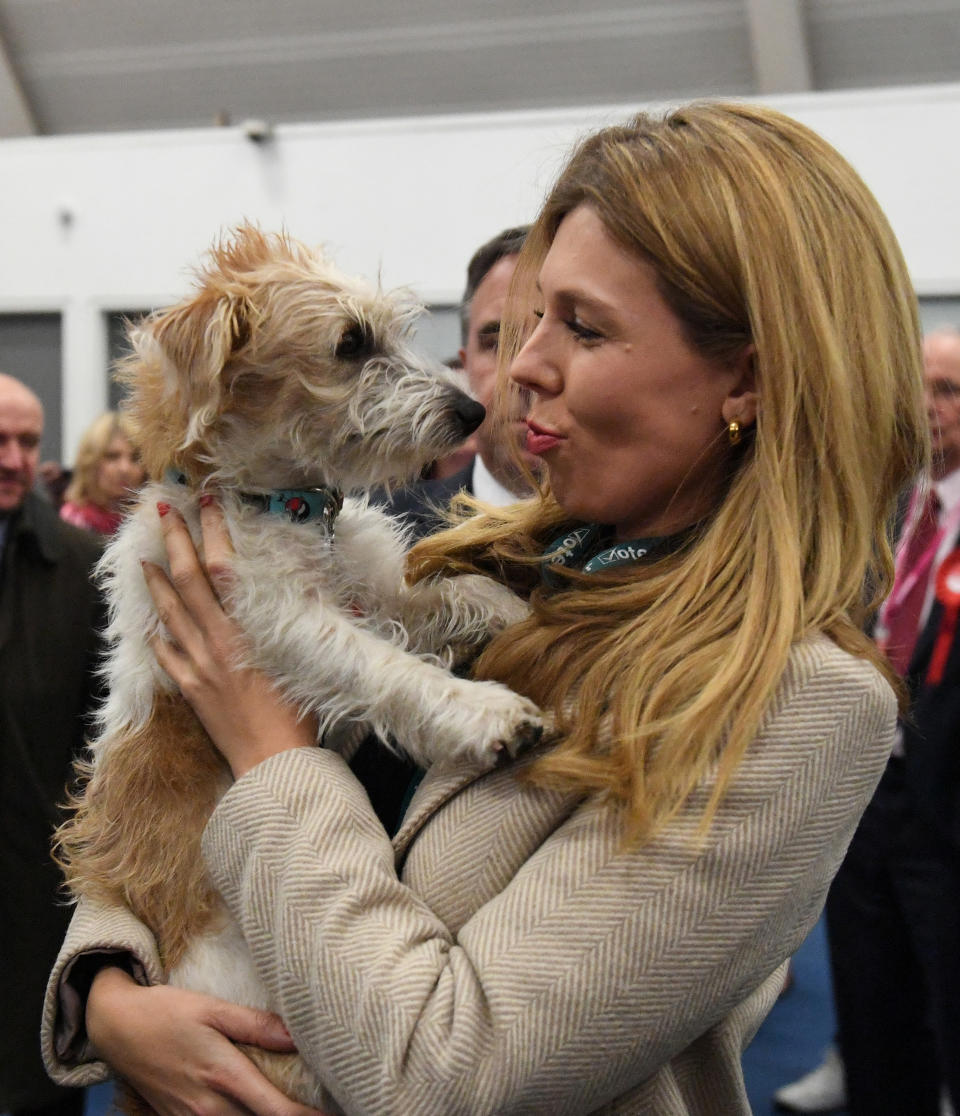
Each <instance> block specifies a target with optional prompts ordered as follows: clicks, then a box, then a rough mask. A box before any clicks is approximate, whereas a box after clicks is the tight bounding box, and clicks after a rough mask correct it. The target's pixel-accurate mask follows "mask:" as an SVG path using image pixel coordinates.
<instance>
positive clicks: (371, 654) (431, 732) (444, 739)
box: [252, 605, 540, 765]
mask: <svg viewBox="0 0 960 1116" xmlns="http://www.w3.org/2000/svg"><path fill="white" fill-rule="evenodd" d="M306 649H309V650H308V651H307V650H306ZM252 659H253V660H254V661H255V662H256V665H258V666H262V667H264V668H265V669H267V670H268V671H270V672H271V673H273V674H274V676H275V677H277V678H278V680H279V681H280V682H281V684H282V685H283V686H284V688H285V689H286V692H287V693H288V694H290V696H291V697H293V698H294V699H295V700H296V701H297V702H298V704H299V705H300V706H301V707H302V708H303V709H304V711H305V712H306V711H309V712H311V713H313V714H315V715H316V716H317V717H318V719H319V722H320V726H321V729H327V728H329V727H332V726H333V725H336V724H337V723H338V722H340V721H342V720H347V721H350V720H357V721H362V722H364V723H365V724H368V725H369V726H370V727H371V728H372V729H373V731H374V732H376V733H377V735H378V736H380V738H381V739H383V740H385V741H386V740H389V739H391V738H393V739H394V740H396V741H397V742H398V743H399V745H400V746H401V747H402V748H403V749H404V750H405V751H407V752H409V754H410V755H411V756H412V757H413V758H414V759H415V760H417V761H418V762H421V763H423V764H424V765H427V764H429V763H431V762H432V761H433V760H435V759H438V758H439V757H440V756H445V755H453V756H463V757H465V758H470V759H472V760H474V761H477V762H480V763H483V764H486V765H491V764H493V763H494V762H495V761H496V759H497V757H498V755H499V754H500V753H501V751H502V750H504V749H506V750H507V751H509V752H511V753H513V752H515V751H516V750H517V749H518V748H520V747H522V746H523V745H524V744H526V743H529V742H530V740H532V739H533V738H535V736H536V735H537V733H538V731H539V726H540V717H539V711H538V710H537V708H536V706H535V705H534V704H533V703H532V702H530V701H528V700H527V699H526V698H524V697H521V696H519V695H517V694H515V693H513V691H512V690H510V689H508V688H507V687H506V686H503V685H501V684H500V683H498V682H472V681H469V680H466V679H462V678H455V677H454V676H453V675H451V674H450V673H449V672H448V671H447V670H445V669H444V668H443V667H441V666H440V665H438V664H437V663H436V662H431V661H429V660H427V659H423V658H418V657H417V656H416V655H413V654H411V653H410V652H409V651H406V650H405V649H404V648H402V647H399V646H397V645H396V644H393V643H390V642H389V640H387V639H385V638H383V637H381V636H379V635H377V634H375V633H374V632H372V631H370V630H369V629H367V628H365V627H363V626H362V625H360V624H358V623H357V622H356V621H355V620H353V619H352V618H348V617H347V616H345V615H343V614H342V613H340V612H339V611H336V610H333V609H330V608H327V607H324V606H322V605H321V606H317V607H315V608H311V609H306V610H304V611H303V612H302V613H301V614H300V616H298V617H297V619H296V621H295V622H294V623H293V624H290V625H287V626H286V627H285V628H284V630H283V637H282V639H280V640H279V641H277V642H273V641H270V642H267V643H266V644H261V645H260V647H259V649H258V652H257V653H256V654H255V655H253V656H252Z"/></svg>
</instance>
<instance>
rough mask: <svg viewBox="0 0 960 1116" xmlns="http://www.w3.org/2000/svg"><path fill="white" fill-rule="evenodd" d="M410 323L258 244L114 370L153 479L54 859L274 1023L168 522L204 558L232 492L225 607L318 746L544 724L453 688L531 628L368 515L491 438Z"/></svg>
mask: <svg viewBox="0 0 960 1116" xmlns="http://www.w3.org/2000/svg"><path fill="white" fill-rule="evenodd" d="M414 309H415V308H413V307H411V306H410V305H408V304H407V303H405V302H404V301H403V300H402V299H398V298H393V297H388V296H386V295H384V294H383V293H381V292H379V291H378V290H375V289H373V288H371V287H370V286H368V285H367V284H365V283H363V282H362V281H360V280H357V279H353V278H348V277H346V276H344V275H342V274H340V273H339V272H338V271H336V270H335V269H334V268H333V266H332V265H331V264H330V263H329V262H327V261H326V260H324V259H323V258H321V257H319V256H318V255H316V254H315V253H312V252H310V251H309V250H307V249H306V248H304V247H303V246H302V245H299V244H297V243H296V242H294V241H292V240H290V239H289V238H287V237H285V236H279V235H266V234H263V233H261V232H259V231H258V230H256V229H253V228H251V227H249V226H244V227H241V228H240V229H238V230H237V231H235V233H234V234H233V236H232V237H231V238H229V239H228V240H226V241H225V242H223V243H221V245H220V246H219V247H217V248H215V249H214V250H213V252H212V256H211V260H210V262H209V264H208V266H207V267H206V269H205V270H204V271H202V272H201V273H200V275H199V279H198V289H197V291H196V294H195V295H194V297H192V298H190V299H189V300H188V301H185V302H182V303H180V304H179V305H177V306H175V307H173V308H172V309H170V310H167V311H164V312H159V313H157V314H154V315H153V316H152V317H151V318H149V319H147V320H146V322H145V323H143V324H142V325H141V326H139V327H138V328H136V329H135V330H133V331H132V332H131V341H132V343H133V348H134V352H133V355H132V356H131V357H130V358H129V359H128V361H127V362H126V365H125V368H124V369H123V370H122V375H123V377H124V378H125V380H126V381H127V383H128V384H129V387H130V390H131V396H130V413H131V415H132V417H133V419H134V422H135V424H136V427H137V429H138V432H139V433H138V441H139V444H140V446H141V449H142V454H143V459H144V464H145V465H146V467H147V470H148V472H149V475H150V476H151V477H154V478H156V479H155V480H154V481H153V482H152V483H150V484H149V485H147V487H146V488H145V489H144V490H143V492H142V494H141V497H140V501H139V504H138V506H137V509H136V510H135V512H134V513H133V514H132V516H131V517H130V519H129V520H128V521H127V522H126V523H125V525H124V526H123V527H122V528H121V530H120V532H119V533H118V535H117V536H116V537H115V538H114V540H113V541H112V542H111V544H110V545H109V547H108V549H107V551H106V553H105V555H104V558H103V560H102V562H101V565H100V568H99V574H100V578H101V581H102V583H103V585H104V587H105V589H106V592H107V595H108V599H109V603H110V609H111V620H110V626H109V629H108V636H109V640H110V644H111V652H110V655H109V660H108V662H107V665H106V668H105V673H106V676H107V680H108V683H109V696H108V698H107V700H106V702H105V704H104V706H103V708H102V710H101V711H100V719H99V727H98V732H97V736H96V739H95V740H94V741H93V742H92V744H91V756H92V760H91V763H90V764H89V767H88V771H87V775H88V782H87V784H86V788H85V791H84V794H83V797H82V799H81V801H80V803H79V806H78V809H77V811H76V813H75V815H74V816H73V817H72V818H71V820H70V821H69V822H67V823H66V825H65V826H64V827H63V828H62V829H61V831H60V833H59V855H60V859H61V861H62V863H63V865H64V868H65V872H66V876H67V880H68V883H69V886H70V888H71V891H72V893H73V895H74V896H76V897H81V896H86V897H90V898H93V899H97V900H103V901H107V902H113V903H122V904H125V905H126V906H127V907H129V908H130V909H131V910H132V911H133V912H134V914H136V915H137V916H138V918H140V919H141V920H142V921H143V922H144V923H145V924H146V925H147V926H149V927H150V929H151V930H152V931H153V933H154V934H155V936H156V939H157V943H158V945H159V949H160V956H161V958H162V961H163V964H164V966H165V968H166V970H167V972H168V974H169V979H170V982H171V983H174V984H178V985H182V986H185V987H190V988H194V989H197V990H199V991H203V992H206V993H209V994H211V995H215V996H219V997H221V998H224V999H229V1000H232V1001H234V1002H237V1003H244V1004H248V1005H250V1006H252V1007H259V1008H272V1007H273V1006H274V1005H273V1004H272V1002H271V1000H270V997H269V996H268V994H267V992H266V990H265V989H264V988H263V986H262V984H261V982H260V980H259V978H258V977H257V974H256V972H255V970H254V967H253V964H252V961H251V959H250V956H249V953H248V951H247V948H246V945H245V943H244V941H243V937H242V934H241V933H240V931H239V929H238V927H237V926H236V925H235V924H234V923H233V921H232V919H231V918H230V917H229V916H228V914H227V912H226V909H225V908H224V906H223V904H222V902H221V901H220V899H219V897H218V896H217V894H216V892H215V891H214V890H213V888H212V887H211V885H210V882H209V880H208V879H207V877H206V874H205V871H204V867H203V863H202V858H201V856H200V836H201V832H202V830H203V827H204V825H205V824H206V822H207V820H208V818H209V816H210V813H211V812H212V810H213V808H214V806H215V804H216V802H217V800H218V799H219V797H220V796H221V795H222V794H223V793H224V791H225V790H226V788H227V787H228V785H229V783H230V775H229V771H228V769H227V767H226V765H225V764H224V762H223V761H222V760H221V758H220V757H219V756H218V754H217V752H216V751H215V750H214V748H213V746H212V744H211V743H210V741H209V738H208V737H207V736H206V734H205V732H204V730H203V729H202V727H201V726H200V724H199V722H198V721H197V719H196V717H195V716H194V714H193V712H192V711H191V710H190V708H189V707H188V706H187V705H186V703H185V702H184V700H183V699H182V698H181V697H180V695H179V693H178V692H177V691H176V688H175V687H174V686H173V684H172V682H171V680H170V679H169V677H167V675H166V674H165V673H164V672H163V671H162V670H161V669H160V667H159V666H158V665H157V663H156V660H155V659H154V657H153V654H152V653H151V650H150V640H151V638H152V637H153V636H155V635H157V634H159V635H161V636H162V635H163V634H164V633H163V632H162V630H161V626H160V623H159V621H158V619H157V616H156V614H155V612H154V609H153V605H152V602H151V600H150V597H149V594H148V593H147V590H146V587H145V583H144V579H143V575H142V571H141V566H140V561H141V559H143V558H146V559H149V560H150V561H152V562H156V563H158V564H161V565H165V562H166V559H165V552H164V547H163V543H162V537H161V532H160V524H159V519H158V515H157V509H156V505H157V503H158V502H165V503H167V504H170V505H171V506H173V507H175V508H177V509H179V511H180V512H181V513H182V515H183V516H184V518H185V520H186V522H187V523H188V525H189V526H190V530H191V533H192V534H193V537H194V539H195V540H197V541H198V542H199V538H200V535H199V515H198V498H199V496H200V495H201V494H202V493H203V492H205V491H216V492H217V494H218V498H219V500H220V502H221V504H222V507H223V511H224V514H225V516H226V519H227V523H228V526H229V529H230V535H231V537H232V540H233V544H234V548H235V552H236V556H235V559H234V572H235V584H234V586H233V588H232V589H231V591H230V592H229V595H228V597H227V599H226V601H225V606H226V607H227V609H228V610H229V611H230V613H231V614H232V615H233V616H234V617H235V618H236V619H237V620H238V621H239V623H240V624H241V625H242V627H243V629H244V632H245V633H246V636H247V641H248V644H249V653H248V659H247V661H248V662H250V663H252V664H254V665H256V666H258V667H260V668H262V669H264V670H266V671H267V672H269V673H270V674H271V675H272V676H273V677H274V678H275V679H276V680H277V682H278V684H279V686H280V687H281V688H282V690H283V691H284V692H285V693H286V694H287V695H288V696H289V697H290V698H291V699H292V700H294V701H295V702H296V703H297V704H298V705H299V707H300V708H301V710H302V711H303V712H304V713H305V714H309V715H312V716H314V717H315V718H316V720H317V723H318V725H319V736H320V741H319V742H321V743H323V744H325V745H327V746H332V747H339V748H340V750H347V749H348V748H349V746H350V741H351V740H354V739H356V738H357V734H358V726H359V727H360V728H361V729H362V732H366V731H370V730H372V731H373V732H375V733H377V734H378V735H379V736H380V737H381V738H382V739H383V740H384V741H390V740H396V741H399V742H400V743H401V744H402V746H403V747H404V749H405V750H406V751H407V752H408V753H409V754H410V755H411V756H412V757H413V758H414V759H415V760H417V761H418V762H420V763H421V764H423V765H426V764H428V763H429V762H430V761H431V760H433V759H436V758H438V757H439V756H462V757H463V758H464V759H469V760H471V761H474V762H477V763H480V764H485V765H491V764H492V763H493V762H494V761H495V759H496V758H497V755H498V753H499V751H500V750H501V749H503V748H506V749H508V750H511V751H512V750H513V749H514V748H515V747H516V746H517V744H518V742H521V741H522V740H523V739H524V737H525V736H527V737H529V735H530V734H531V733H535V732H536V726H537V725H538V711H537V710H536V708H535V707H534V706H533V705H532V704H531V703H530V702H529V701H527V700H526V699H524V698H521V697H519V696H518V695H516V694H514V693H513V692H511V691H510V690H508V689H507V688H506V687H504V686H501V685H499V684H497V683H492V682H473V681H470V680H466V679H462V678H457V677H455V676H454V675H453V674H452V673H450V671H449V670H448V669H446V668H447V665H448V664H449V663H450V662H451V661H453V660H454V659H455V658H457V657H458V656H460V655H461V654H463V653H465V652H467V653H468V652H469V650H470V648H471V647H475V646H477V645H479V644H480V643H482V642H483V641H484V640H485V639H487V638H488V637H489V635H490V634H491V633H492V632H494V631H496V630H498V629H501V628H502V627H504V626H505V625H506V624H508V623H511V622H512V621H514V620H516V619H519V618H520V617H521V616H522V615H523V614H524V612H525V606H523V604H522V603H521V602H520V601H519V600H518V599H517V598H515V597H514V596H513V595H512V594H511V593H509V592H508V591H507V590H506V589H504V588H503V587H501V586H498V585H497V584H495V583H493V582H492V581H488V580H487V579H486V578H482V577H474V576H466V577H458V578H447V579H441V580H439V581H435V582H429V581H427V582H421V583H418V584H417V585H415V586H408V585H407V584H405V582H404V578H403V569H404V542H405V540H404V539H403V537H402V533H401V531H400V530H399V529H398V527H397V526H396V525H395V524H394V523H393V521H391V520H390V519H389V518H388V517H387V516H386V515H385V514H384V513H383V512H381V511H380V510H379V509H377V508H375V507H373V506H371V505H370V504H369V503H368V502H367V499H366V497H365V495H364V493H366V492H367V491H368V490H369V489H370V488H372V487H374V486H379V485H389V484H390V483H393V482H397V481H400V480H403V479H408V478H410V477H412V476H415V475H416V474H417V473H418V472H419V470H420V469H422V468H423V466H424V465H425V464H426V463H427V462H429V461H430V460H432V459H434V458H436V457H439V456H441V455H443V454H444V453H446V452H448V451H449V450H451V449H453V448H454V447H455V446H456V445H458V444H459V443H460V442H461V441H462V440H463V439H464V438H465V437H466V436H467V435H468V434H469V433H470V432H471V431H472V430H474V429H475V428H476V427H477V426H478V425H479V423H480V421H481V419H482V418H483V408H482V407H481V406H480V405H479V404H477V403H475V402H474V401H473V400H472V399H470V398H469V396H467V395H465V394H464V393H463V392H462V391H461V390H460V389H459V388H458V387H457V386H456V382H455V380H454V379H453V378H452V375H451V374H450V373H449V372H448V371H447V370H446V369H444V368H442V367H441V366H440V365H439V364H434V363H432V362H429V361H427V360H423V359H421V358H419V357H417V356H415V355H414V354H413V353H412V352H410V351H409V349H407V348H406V347H405V343H404V338H405V334H406V330H407V327H408V325H409V323H410V321H411V316H412V311H413V310H414ZM343 492H346V493H349V494H350V495H348V496H347V498H346V499H343V497H342V495H341V494H342V493H343ZM362 732H361V735H362ZM248 1052H249V1053H251V1056H254V1059H255V1060H256V1061H257V1063H258V1064H259V1065H260V1066H261V1068H263V1069H264V1071H265V1072H266V1073H267V1074H268V1076H270V1077H271V1079H272V1080H273V1081H274V1082H275V1083H276V1084H277V1085H278V1086H279V1087H280V1088H281V1089H283V1091H284V1092H286V1093H287V1094H288V1095H290V1096H293V1097H296V1098H298V1099H300V1100H302V1101H304V1102H306V1103H309V1104H313V1105H320V1104H325V1105H327V1106H328V1107H330V1105H331V1100H330V1098H329V1097H327V1096H326V1094H325V1093H324V1091H323V1090H322V1088H321V1087H320V1086H319V1084H318V1083H317V1081H316V1080H315V1079H314V1078H313V1076H312V1075H311V1074H310V1072H309V1071H308V1070H307V1069H306V1067H305V1066H304V1065H303V1063H302V1062H301V1061H300V1059H299V1058H298V1057H296V1056H295V1055H277V1054H268V1053H266V1052H263V1051H254V1050H251V1049H249V1048H248Z"/></svg>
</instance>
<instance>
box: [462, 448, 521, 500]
mask: <svg viewBox="0 0 960 1116" xmlns="http://www.w3.org/2000/svg"><path fill="white" fill-rule="evenodd" d="M473 495H474V496H475V497H476V498H477V499H478V500H480V501H482V502H483V503H484V504H492V505H493V507H495V508H505V507H507V506H508V505H509V504H515V503H516V502H517V501H518V500H519V499H520V497H519V496H517V495H516V494H515V493H513V492H511V491H510V489H509V488H504V486H503V485H502V484H501V483H500V482H499V481H498V480H497V478H496V477H495V476H494V475H493V474H492V473H491V472H490V470H489V469H488V468H487V467H486V465H484V463H483V459H482V458H481V457H480V454H477V456H476V457H475V458H474V459H473Z"/></svg>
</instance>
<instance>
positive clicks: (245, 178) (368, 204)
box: [0, 85, 960, 460]
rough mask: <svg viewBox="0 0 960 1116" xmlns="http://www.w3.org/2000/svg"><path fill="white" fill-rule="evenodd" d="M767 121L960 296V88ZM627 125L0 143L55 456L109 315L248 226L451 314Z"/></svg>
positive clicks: (554, 116)
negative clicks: (59, 424) (471, 284)
mask: <svg viewBox="0 0 960 1116" xmlns="http://www.w3.org/2000/svg"><path fill="white" fill-rule="evenodd" d="M768 100H769V103H772V104H776V105H777V106H778V107H780V108H782V109H784V110H785V111H787V112H789V113H791V114H792V115H794V116H796V117H797V118H798V119H800V120H803V121H804V122H806V123H808V124H810V125H811V126H812V127H813V128H815V129H816V130H818V131H819V132H821V133H822V134H823V135H824V136H825V137H826V138H827V139H829V140H830V141H831V142H832V143H834V144H835V146H837V147H838V148H839V149H840V150H841V151H842V152H843V153H844V154H845V155H846V156H847V157H848V158H849V159H850V160H851V161H852V162H853V164H854V165H855V166H856V167H857V168H858V170H859V171H860V173H861V174H862V175H863V177H864V178H865V179H866V181H867V183H868V184H869V185H870V186H871V188H872V189H873V190H874V192H875V193H876V195H877V197H878V199H879V200H880V203H881V205H883V207H884V208H885V209H886V211H887V213H888V215H889V217H890V219H891V221H892V223H893V226H894V229H895V230H896V232H897V234H898V236H899V237H900V240H901V243H902V245H903V247H904V251H905V254H906V257H907V262H908V264H909V266H910V268H911V272H912V274H913V277H914V280H915V283H916V286H917V290H918V292H919V293H920V294H958V293H960V212H958V208H957V204H956V183H957V182H960V145H958V143H957V142H956V137H957V136H958V135H960V85H938V86H926V87H917V88H909V89H884V90H880V91H872V92H863V93H842V94H817V95H809V96H806V95H805V96H802V97H799V96H798V97H789V98H771V99H768ZM634 107H636V106H624V105H621V106H609V107H605V108H603V109H589V110H581V111H568V110H564V111H550V112H524V113H505V114H495V115H484V116H476V115H472V116H459V117H450V116H446V117H432V118H431V117H427V118H422V117H421V118H416V119H402V120H383V121H369V122H360V123H358V122H350V123H344V124H333V125H329V124H327V125H291V126H284V127H279V128H277V130H276V138H275V139H274V140H273V141H272V142H269V143H266V144H259V145H258V144H255V143H253V142H251V141H250V140H249V139H247V138H245V136H244V135H243V134H242V131H241V130H240V129H239V128H224V129H199V130H196V131H189V132H149V133H134V134H121V135H106V136H102V135H101V136H70V137H48V138H43V137H41V138H31V139H16V140H6V141H3V142H0V183H2V189H0V253H2V254H0V313H3V312H10V311H32V310H59V311H60V312H61V313H62V314H63V320H64V345H63V352H64V357H63V395H64V397H63V416H64V422H63V452H64V459H65V460H69V459H70V458H71V456H72V448H73V446H74V445H75V444H76V440H77V437H78V435H79V433H80V432H81V431H82V429H83V428H84V427H85V426H86V424H87V423H88V422H89V421H90V420H91V419H92V418H93V417H95V415H96V414H97V413H99V411H100V410H101V409H102V408H103V407H104V406H105V404H106V380H107V368H106V342H105V331H104V328H103V313H104V312H105V311H109V310H117V309H122V310H126V309H134V308H139V307H143V308H147V307H152V306H157V305H162V304H163V303H165V302H168V301H170V300H171V299H173V298H175V297H178V296H179V295H180V294H181V293H183V291H184V290H185V289H186V286H187V284H188V282H189V273H188V272H189V267H190V265H192V264H193V263H194V262H196V260H197V259H198V257H199V256H200V254H201V253H202V252H203V250H204V249H205V248H206V247H207V245H208V244H209V243H210V242H211V240H212V239H213V238H214V237H215V236H216V234H217V232H218V231H219V230H220V229H221V228H223V227H226V226H228V225H230V224H232V223H234V222H236V221H238V220H240V219H242V218H249V219H253V220H256V221H258V222H259V223H260V224H261V225H263V226H264V227H266V228H272V227H279V226H280V225H284V226H285V227H286V228H287V229H288V230H289V231H290V232H291V233H292V234H293V235H295V236H297V237H299V238H301V239H304V240H306V241H308V242H314V243H318V242H323V243H325V244H326V245H327V246H328V247H329V248H330V250H331V251H332V252H333V254H334V255H335V257H336V258H337V260H338V261H339V263H340V264H341V265H342V266H344V267H345V268H347V269H349V270H356V271H360V272H365V273H367V274H371V275H373V274H377V273H379V274H380V276H381V278H382V281H383V283H384V285H386V286H396V285H406V286H410V287H412V288H414V289H415V290H416V291H417V293H418V294H419V295H420V297H421V298H423V299H424V300H426V301H430V302H447V303H452V302H455V301H456V300H457V298H458V297H459V294H460V291H461V288H462V284H463V273H464V267H465V264H466V261H467V259H468V258H469V256H470V254H471V253H472V251H473V250H474V248H475V247H476V246H477V245H478V244H480V243H481V242H482V241H484V240H485V239H487V238H488V237H489V236H490V235H492V234H493V233H495V232H497V231H498V230H499V229H501V228H503V227H505V226H507V225H510V224H516V223H520V222H523V221H527V220H530V219H531V217H532V216H533V215H534V213H535V210H536V207H537V204H538V202H539V200H540V199H541V198H542V196H543V194H544V193H545V191H546V189H547V187H548V185H549V183H550V181H551V180H552V178H553V175H554V174H555V173H556V170H557V169H558V166H559V163H560V161H561V159H562V156H563V154H564V152H565V151H566V150H567V149H568V147H569V146H570V144H571V143H572V142H573V140H574V139H575V138H576V137H577V136H578V135H580V134H582V133H583V132H584V131H587V130H590V129H592V128H594V127H596V126H597V125H599V124H603V123H607V122H609V121H612V120H618V119H621V118H623V117H625V116H627V115H628V114H629V113H630V111H631V109H632V108H634Z"/></svg>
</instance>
